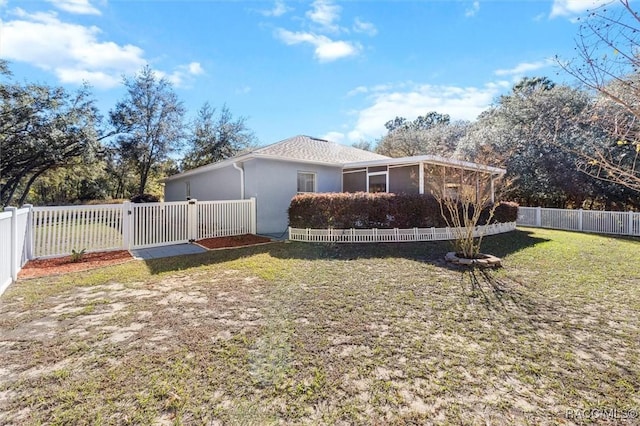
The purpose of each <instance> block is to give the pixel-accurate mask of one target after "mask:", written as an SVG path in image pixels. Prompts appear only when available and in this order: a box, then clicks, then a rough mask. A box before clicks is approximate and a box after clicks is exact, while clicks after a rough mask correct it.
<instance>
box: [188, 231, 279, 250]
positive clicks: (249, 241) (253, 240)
mask: <svg viewBox="0 0 640 426" xmlns="http://www.w3.org/2000/svg"><path fill="white" fill-rule="evenodd" d="M268 242H271V239H269V238H267V237H261V236H259V235H252V234H244V235H236V236H233V237H217V238H205V239H204V240H198V241H196V243H198V244H200V245H201V246H202V247H205V248H208V249H209V250H211V249H219V248H227V247H242V246H252V245H255V244H264V243H268Z"/></svg>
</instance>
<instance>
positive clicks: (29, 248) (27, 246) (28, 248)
mask: <svg viewBox="0 0 640 426" xmlns="http://www.w3.org/2000/svg"><path fill="white" fill-rule="evenodd" d="M22 207H23V208H27V209H29V213H28V214H27V235H26V241H25V242H24V250H25V252H26V255H27V260H31V259H33V233H34V232H35V229H34V224H33V204H25V205H23V206H22Z"/></svg>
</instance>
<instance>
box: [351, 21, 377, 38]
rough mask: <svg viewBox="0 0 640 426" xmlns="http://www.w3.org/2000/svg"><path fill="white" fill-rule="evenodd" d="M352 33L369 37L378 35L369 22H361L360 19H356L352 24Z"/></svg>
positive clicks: (374, 27)
mask: <svg viewBox="0 0 640 426" xmlns="http://www.w3.org/2000/svg"><path fill="white" fill-rule="evenodd" d="M353 31H355V32H357V33H364V34H368V35H370V36H374V35H376V34H378V29H377V28H376V26H375V25H373V24H372V23H371V22H365V21H361V20H360V18H356V19H355V21H354V22H353Z"/></svg>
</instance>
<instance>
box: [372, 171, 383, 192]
mask: <svg viewBox="0 0 640 426" xmlns="http://www.w3.org/2000/svg"><path fill="white" fill-rule="evenodd" d="M369 192H387V172H377V173H369Z"/></svg>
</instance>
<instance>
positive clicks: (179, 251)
mask: <svg viewBox="0 0 640 426" xmlns="http://www.w3.org/2000/svg"><path fill="white" fill-rule="evenodd" d="M206 251H207V250H206V249H204V248H202V247H200V246H197V245H195V244H175V245H170V246H161V247H151V248H142V249H135V250H131V255H132V256H133V257H134V258H136V259H141V260H149V259H159V258H162V257H172V256H182V255H184V254H197V253H205V252H206Z"/></svg>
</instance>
